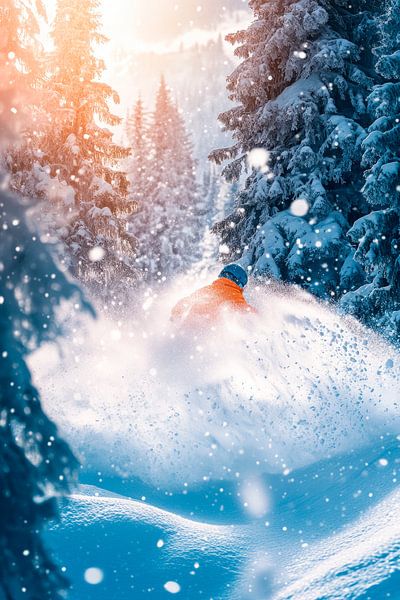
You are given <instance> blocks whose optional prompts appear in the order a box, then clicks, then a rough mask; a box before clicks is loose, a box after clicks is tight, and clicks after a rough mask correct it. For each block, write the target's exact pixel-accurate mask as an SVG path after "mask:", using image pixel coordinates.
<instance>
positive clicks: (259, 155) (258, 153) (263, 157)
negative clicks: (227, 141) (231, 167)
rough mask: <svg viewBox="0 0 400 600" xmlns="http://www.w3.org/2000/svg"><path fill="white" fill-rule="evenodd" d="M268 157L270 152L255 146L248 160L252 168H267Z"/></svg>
mask: <svg viewBox="0 0 400 600" xmlns="http://www.w3.org/2000/svg"><path fill="white" fill-rule="evenodd" d="M268 158H269V155H268V152H267V151H266V150H265V149H264V148H253V150H251V151H250V152H249V153H248V155H247V162H248V165H249V167H250V168H252V169H259V170H265V169H266V167H267V162H268Z"/></svg>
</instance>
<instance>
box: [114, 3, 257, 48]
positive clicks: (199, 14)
mask: <svg viewBox="0 0 400 600" xmlns="http://www.w3.org/2000/svg"><path fill="white" fill-rule="evenodd" d="M103 6H104V28H105V30H106V33H107V34H108V35H109V36H110V37H111V38H112V42H113V45H114V44H116V43H119V44H120V45H123V46H127V45H132V47H140V46H152V47H162V46H167V45H169V44H171V43H172V42H174V41H177V40H179V39H181V38H184V39H185V38H188V39H190V38H191V37H192V38H195V37H196V36H197V37H199V38H200V39H201V36H202V32H203V33H205V32H206V31H213V30H216V29H219V28H220V26H221V24H223V23H226V22H229V21H232V12H233V11H244V10H248V3H247V0H103ZM189 34H190V35H189Z"/></svg>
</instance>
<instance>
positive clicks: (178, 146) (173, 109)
mask: <svg viewBox="0 0 400 600" xmlns="http://www.w3.org/2000/svg"><path fill="white" fill-rule="evenodd" d="M150 143H151V160H152V168H151V171H149V173H148V176H147V178H146V179H147V182H146V185H148V191H147V193H146V197H145V198H144V199H143V201H142V202H141V204H140V205H139V209H138V214H137V215H135V216H134V218H133V219H132V228H133V232H134V233H135V235H136V237H137V239H138V241H139V249H138V263H139V265H140V266H141V267H142V269H143V270H144V271H145V273H146V274H147V279H148V280H149V281H150V282H155V281H165V279H166V278H168V277H169V276H170V275H171V274H174V273H178V272H185V271H187V270H189V268H190V266H191V264H192V263H193V261H194V260H195V259H196V251H197V249H198V247H197V244H198V240H199V228H198V227H197V218H198V217H197V212H196V210H197V207H196V203H197V184H196V177H195V164H194V161H193V158H192V149H191V143H190V140H189V137H188V134H187V132H186V129H185V124H184V120H183V118H182V115H181V114H180V112H179V109H178V108H177V106H176V105H175V103H174V102H173V101H172V99H171V94H170V91H169V89H168V88H167V85H166V83H165V80H164V78H162V80H161V83H160V88H159V91H158V94H157V100H156V108H155V112H154V114H153V119H152V124H151V128H150Z"/></svg>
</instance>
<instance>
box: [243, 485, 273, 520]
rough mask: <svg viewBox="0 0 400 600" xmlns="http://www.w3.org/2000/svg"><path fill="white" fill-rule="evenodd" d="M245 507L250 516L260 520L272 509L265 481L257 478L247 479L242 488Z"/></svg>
mask: <svg viewBox="0 0 400 600" xmlns="http://www.w3.org/2000/svg"><path fill="white" fill-rule="evenodd" d="M240 492H241V497H242V500H243V506H244V508H245V510H246V511H247V512H248V513H249V515H250V516H252V517H254V518H256V519H260V518H261V517H264V516H265V515H266V514H267V512H268V511H269V509H270V499H269V494H268V492H267V490H266V488H265V485H264V483H263V481H262V480H261V479H259V478H257V477H252V478H250V479H247V481H245V482H244V484H243V485H242V487H241V490H240Z"/></svg>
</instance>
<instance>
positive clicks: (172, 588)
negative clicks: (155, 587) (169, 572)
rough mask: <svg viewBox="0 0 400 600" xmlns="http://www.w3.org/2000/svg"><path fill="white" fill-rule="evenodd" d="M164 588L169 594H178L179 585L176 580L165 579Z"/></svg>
mask: <svg viewBox="0 0 400 600" xmlns="http://www.w3.org/2000/svg"><path fill="white" fill-rule="evenodd" d="M164 589H165V590H166V591H167V592H169V593H170V594H178V593H179V592H180V591H181V586H180V585H179V583H177V582H176V581H167V583H166V584H165V585H164Z"/></svg>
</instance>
